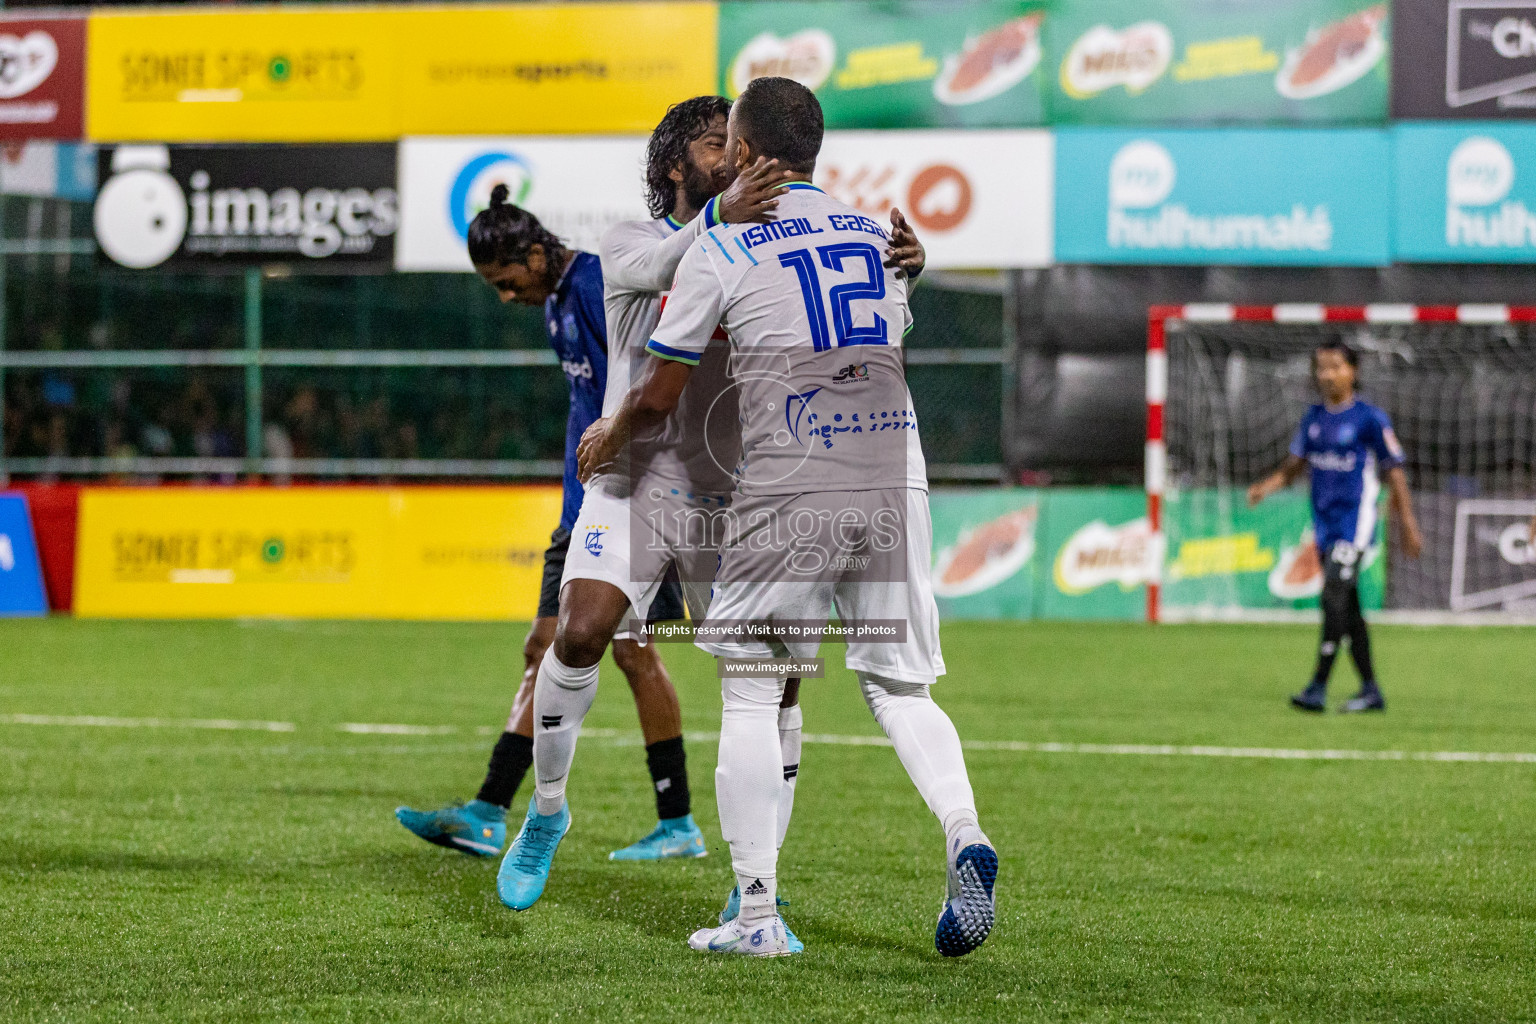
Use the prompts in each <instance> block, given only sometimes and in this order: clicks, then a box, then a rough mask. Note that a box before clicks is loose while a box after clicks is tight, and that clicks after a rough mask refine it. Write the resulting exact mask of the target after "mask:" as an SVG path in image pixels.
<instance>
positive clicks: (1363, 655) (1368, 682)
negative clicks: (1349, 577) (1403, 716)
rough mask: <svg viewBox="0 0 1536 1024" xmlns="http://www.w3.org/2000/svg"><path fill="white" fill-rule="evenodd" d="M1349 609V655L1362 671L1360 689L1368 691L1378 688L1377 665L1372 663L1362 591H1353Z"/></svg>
mask: <svg viewBox="0 0 1536 1024" xmlns="http://www.w3.org/2000/svg"><path fill="white" fill-rule="evenodd" d="M1350 596H1351V599H1352V600H1351V603H1350V609H1349V656H1350V657H1351V658H1353V659H1354V660H1355V670H1356V671H1358V672H1359V673H1360V689H1361V690H1363V691H1366V692H1369V691H1371V690H1374V689H1376V666H1375V665H1373V664H1371V635H1370V633H1368V632H1366V628H1365V613H1364V612H1362V611H1361V610H1360V591H1359V589H1358V588H1357V589H1356V590H1354V591H1353V592H1352V593H1351V595H1350Z"/></svg>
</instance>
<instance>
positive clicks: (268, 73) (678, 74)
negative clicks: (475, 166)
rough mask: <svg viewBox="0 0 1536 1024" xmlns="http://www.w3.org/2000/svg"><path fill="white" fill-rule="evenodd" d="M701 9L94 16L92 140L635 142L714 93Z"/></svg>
mask: <svg viewBox="0 0 1536 1024" xmlns="http://www.w3.org/2000/svg"><path fill="white" fill-rule="evenodd" d="M717 20H718V9H717V6H716V5H715V4H713V3H590V4H588V3H583V4H517V5H506V6H485V7H418V6H414V5H412V6H404V7H357V8H339V9H338V8H302V9H293V8H267V9H263V10H207V9H204V10H195V11H174V10H160V11H155V12H153V13H117V12H96V13H93V14H92V15H91V18H90V45H89V47H88V48H87V54H88V58H87V86H86V97H87V103H86V111H87V123H86V130H87V134H88V135H89V137H90V138H92V139H94V140H96V141H100V142H131V141H153V142H321V141H331V142H352V141H373V140H389V139H395V138H398V137H399V136H401V135H457V134H478V135H493V134H529V133H538V134H591V133H625V132H634V133H641V132H648V131H650V130H651V129H652V128H654V127H655V125H656V122H657V121H658V120H660V118H661V115H662V114H663V113H665V111H666V109H667V107H668V106H669V105H670V104H673V103H676V102H678V101H679V100H683V99H687V98H688V97H690V96H696V95H699V94H701V93H707V92H711V91H713V90H714V82H715V78H716V70H715V68H716V61H717V53H716V50H717V46H716V42H715V35H716V24H717Z"/></svg>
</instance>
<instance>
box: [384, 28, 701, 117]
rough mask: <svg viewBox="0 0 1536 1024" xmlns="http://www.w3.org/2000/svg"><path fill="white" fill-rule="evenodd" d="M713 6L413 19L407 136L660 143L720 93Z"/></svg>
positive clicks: (405, 65) (403, 91)
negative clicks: (683, 115)
mask: <svg viewBox="0 0 1536 1024" xmlns="http://www.w3.org/2000/svg"><path fill="white" fill-rule="evenodd" d="M718 14H719V11H718V8H717V6H716V5H715V4H712V3H580V4H569V3H566V4H519V5H517V6H506V7H455V8H440V9H435V10H434V9H431V8H427V9H424V10H423V9H417V8H409V9H406V10H404V11H402V12H401V17H402V18H404V19H406V20H407V21H409V23H410V31H409V37H408V38H409V44H408V47H409V49H408V50H405V51H402V52H403V53H407V54H408V59H402V60H401V62H400V109H401V123H402V124H403V126H404V131H403V134H405V135H519V134H523V135H526V134H599V133H624V132H631V133H637V134H643V133H649V132H650V131H651V129H653V128H655V127H656V122H657V121H660V120H661V116H662V115H663V114H665V113H666V111H667V107H669V106H671V105H672V104H674V103H677V102H679V101H680V100H685V99H688V98H689V97H691V96H699V95H702V94H704V93H712V92H714V91H715V65H716V61H717V59H718V55H717V49H718V47H717V44H716V41H715V35H716V24H717V20H718Z"/></svg>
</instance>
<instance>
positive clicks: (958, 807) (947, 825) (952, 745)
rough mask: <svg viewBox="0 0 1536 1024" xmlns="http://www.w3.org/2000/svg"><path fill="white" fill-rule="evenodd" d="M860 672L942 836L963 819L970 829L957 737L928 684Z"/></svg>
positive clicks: (972, 813) (970, 805) (872, 706)
mask: <svg viewBox="0 0 1536 1024" xmlns="http://www.w3.org/2000/svg"><path fill="white" fill-rule="evenodd" d="M858 676H859V689H860V690H862V691H863V693H864V700H865V702H866V703H867V704H868V705H869V710H870V711H872V712H874V715H875V721H877V722H879V723H880V728H881V729H883V730H885V734H886V735H887V736H888V737H890V740H891V745H892V746H894V747H895V748H896V756H897V757H899V758H901V765H902V767H903V768H905V769H906V770H907V775H908V776H910V777H911V779H912V783H913V785H915V786H916V787H917V791H918V792H919V793H920V794H922V797H923V800H924V801H925V802H926V803H927V804H928V809H929V810H930V811H932V812H933V813H934V816H935V817H937V818H938V819H939V821H940V822H941V823H943V825H944V831H945V836H946V839H947V838H948V837H949V836H951V835H952V834H955V833H957V832H958V831H959V830H960V829H962V828H964V827H965V826H966V825H967V823H968V824H969V825H970V826H971V827H973V828H974V827H975V826H976V821H977V817H976V797H975V796H974V795H973V794H972V792H971V780H970V776H969V775H967V774H966V771H965V754H964V753H962V752H961V750H960V736H959V734H958V733H956V732H955V726H954V723H953V722H951V721H950V720H949V716H948V715H946V714H945V713H944V709H943V708H941V707H939V706H938V705H937V704H935V703H934V702H933V698H932V697H930V696H929V695H928V684H926V683H901V682H897V681H895V680H893V679H882V678H881V677H879V676H875V675H870V674H869V673H867V672H860V673H859V674H858ZM977 831H978V832H979V831H980V830H979V829H977Z"/></svg>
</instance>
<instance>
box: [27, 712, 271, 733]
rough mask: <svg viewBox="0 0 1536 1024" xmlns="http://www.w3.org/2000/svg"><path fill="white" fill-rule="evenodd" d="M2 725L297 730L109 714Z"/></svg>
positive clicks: (33, 718) (30, 718) (39, 717)
mask: <svg viewBox="0 0 1536 1024" xmlns="http://www.w3.org/2000/svg"><path fill="white" fill-rule="evenodd" d="M0 725H65V726H106V727H108V728H115V729H223V730H226V731H244V730H254V731H256V732H294V731H295V730H297V729H298V726H296V725H294V724H293V723H292V722H260V721H244V720H240V719H234V718H113V717H110V716H107V715H0Z"/></svg>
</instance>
